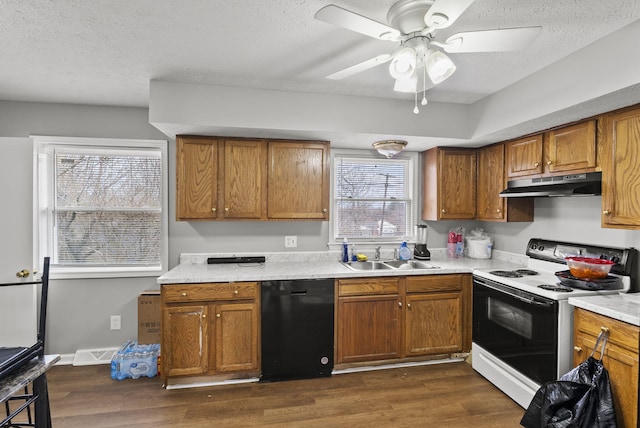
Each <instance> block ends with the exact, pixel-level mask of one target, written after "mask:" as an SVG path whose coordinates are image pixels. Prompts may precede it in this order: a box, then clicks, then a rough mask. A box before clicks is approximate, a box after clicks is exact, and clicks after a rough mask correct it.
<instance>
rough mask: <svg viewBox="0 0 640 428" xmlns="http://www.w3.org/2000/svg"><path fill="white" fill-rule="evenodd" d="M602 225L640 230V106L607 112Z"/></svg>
mask: <svg viewBox="0 0 640 428" xmlns="http://www.w3.org/2000/svg"><path fill="white" fill-rule="evenodd" d="M600 153H602V157H601V163H602V227H611V228H620V229H640V107H638V106H636V107H634V108H631V109H625V110H621V111H618V112H613V113H610V114H607V115H605V117H604V124H603V138H602V147H601V151H600Z"/></svg>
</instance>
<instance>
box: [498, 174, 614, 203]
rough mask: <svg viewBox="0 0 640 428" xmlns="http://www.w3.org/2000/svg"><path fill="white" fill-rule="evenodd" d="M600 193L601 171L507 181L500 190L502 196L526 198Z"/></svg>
mask: <svg viewBox="0 0 640 428" xmlns="http://www.w3.org/2000/svg"><path fill="white" fill-rule="evenodd" d="M600 193H602V173H601V172H587V173H583V174H571V175H558V176H555V177H538V178H528V179H522V180H512V181H509V182H507V188H506V189H505V190H503V191H502V192H500V196H501V197H503V198H526V197H543V196H592V195H599V194H600Z"/></svg>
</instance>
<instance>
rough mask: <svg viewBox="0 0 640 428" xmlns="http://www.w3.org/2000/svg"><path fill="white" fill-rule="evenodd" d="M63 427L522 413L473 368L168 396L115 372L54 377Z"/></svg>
mask: <svg viewBox="0 0 640 428" xmlns="http://www.w3.org/2000/svg"><path fill="white" fill-rule="evenodd" d="M47 378H48V383H49V398H50V402H51V416H52V422H53V426H54V427H56V428H74V427H83V428H85V427H92V428H102V427H105V428H106V427H136V428H143V427H154V428H159V427H172V428H176V427H178V428H180V427H189V428H194V427H255V426H273V427H349V428H355V427H377V428H380V427H473V428H482V427H492V428H494V427H517V426H519V422H520V418H521V417H522V415H523V413H524V410H523V409H522V408H521V407H520V406H518V405H517V404H516V403H515V402H514V401H512V400H511V399H510V398H508V397H507V396H506V395H504V394H503V393H502V392H500V391H499V390H498V389H497V388H495V387H494V386H493V385H492V384H490V383H489V382H487V381H486V380H485V379H484V378H483V377H482V376H480V375H479V374H477V373H476V372H475V371H473V369H472V368H471V366H469V365H468V364H466V363H449V364H439V365H427V366H420V367H409V368H396V369H388V370H377V371H370V372H360V373H350V374H341V375H335V376H333V377H331V378H321V379H307V380H297V381H288V382H274V383H252V384H240V385H232V386H217V387H200V388H190V389H178V390H165V389H163V388H162V386H161V380H160V378H159V377H155V378H153V379H149V378H141V379H136V380H133V379H126V380H123V381H116V380H111V378H110V377H109V366H107V365H98V366H84V367H72V366H56V367H54V368H53V369H52V370H51V371H50V372H49V375H48V376H47Z"/></svg>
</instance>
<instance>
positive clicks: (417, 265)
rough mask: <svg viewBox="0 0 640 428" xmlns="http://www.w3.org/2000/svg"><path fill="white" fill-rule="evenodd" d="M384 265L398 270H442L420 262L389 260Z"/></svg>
mask: <svg viewBox="0 0 640 428" xmlns="http://www.w3.org/2000/svg"><path fill="white" fill-rule="evenodd" d="M383 263H384V264H386V265H389V266H391V267H393V268H396V269H440V267H439V266H434V265H432V264H429V263H425V262H422V261H420V260H388V261H384V262H383Z"/></svg>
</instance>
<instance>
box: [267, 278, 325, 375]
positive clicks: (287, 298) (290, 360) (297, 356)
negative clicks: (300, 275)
mask: <svg viewBox="0 0 640 428" xmlns="http://www.w3.org/2000/svg"><path fill="white" fill-rule="evenodd" d="M333 283H334V280H333V279H303V280H287V281H262V287H261V288H262V292H261V297H262V302H261V306H262V374H261V376H260V380H261V381H264V382H274V381H281V380H290V379H307V378H314V377H324V376H331V371H332V370H333V306H334V304H333V296H334V291H333Z"/></svg>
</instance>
